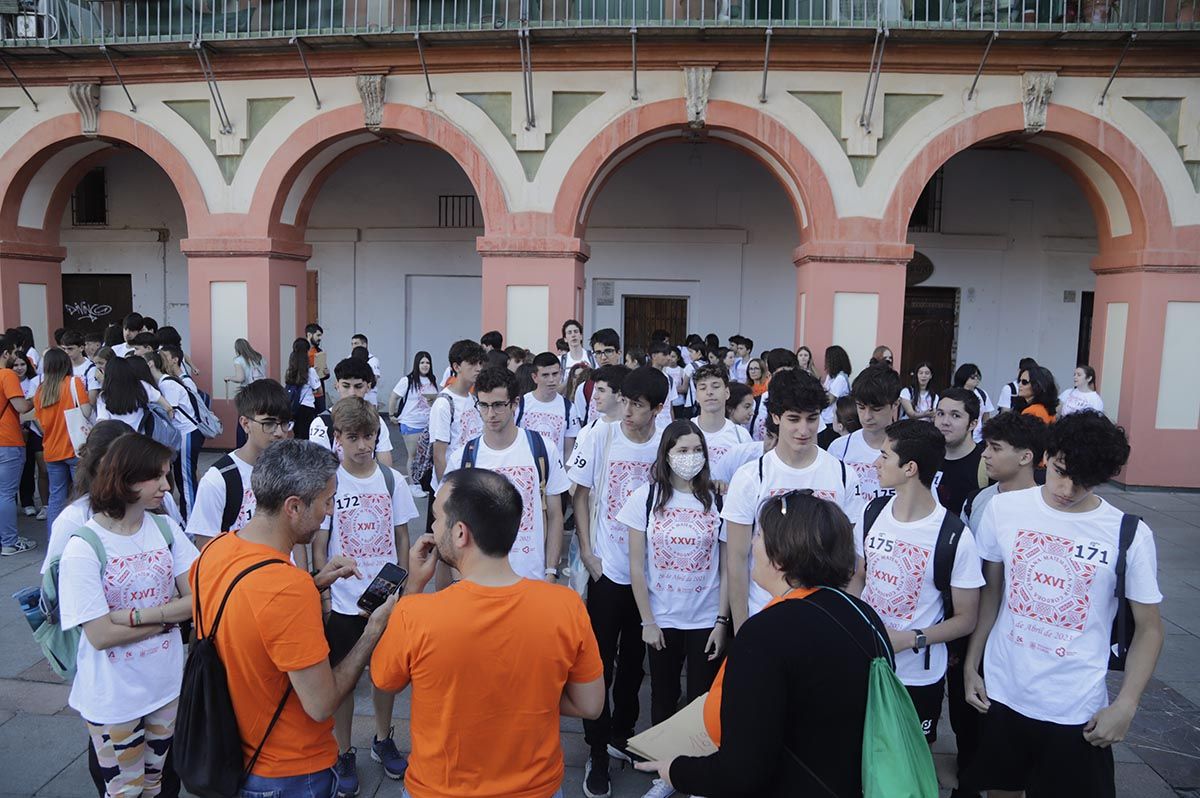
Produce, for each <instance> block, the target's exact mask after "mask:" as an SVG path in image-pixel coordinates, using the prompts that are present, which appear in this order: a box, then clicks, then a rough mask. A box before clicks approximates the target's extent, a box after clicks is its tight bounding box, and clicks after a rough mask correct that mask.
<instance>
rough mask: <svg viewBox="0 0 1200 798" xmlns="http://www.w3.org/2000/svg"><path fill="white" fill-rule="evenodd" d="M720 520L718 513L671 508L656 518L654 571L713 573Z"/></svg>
mask: <svg viewBox="0 0 1200 798" xmlns="http://www.w3.org/2000/svg"><path fill="white" fill-rule="evenodd" d="M719 523H720V521H719V519H718V518H717V516H716V514H715V512H708V513H706V512H704V511H703V510H696V509H693V508H690V507H668V508H665V509H663V510H661V511H659V512H657V513H655V514H654V524H653V526H654V531H653V532H652V533H651V541H650V542H651V548H652V549H653V551H654V567H655V568H657V569H658V570H660V571H675V572H679V573H684V574H695V573H705V574H706V573H708V572H709V571H710V570H712V565H713V553H714V550H715V547H716V540H717V527H718V526H719Z"/></svg>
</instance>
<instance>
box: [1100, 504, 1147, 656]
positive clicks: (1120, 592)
mask: <svg viewBox="0 0 1200 798" xmlns="http://www.w3.org/2000/svg"><path fill="white" fill-rule="evenodd" d="M1141 520H1142V519H1141V517H1139V516H1136V515H1131V514H1130V513H1125V514H1124V515H1123V516H1121V536H1120V539H1119V541H1118V543H1117V565H1116V573H1117V587H1116V590H1114V591H1113V595H1115V596H1116V597H1117V616H1116V617H1115V618H1113V625H1112V633H1111V635H1110V636H1109V640H1110V641H1111V643H1112V647H1111V648H1110V650H1109V654H1108V669H1109V670H1110V671H1123V670H1125V660H1126V658H1128V656H1129V644H1130V643H1131V642H1133V630H1134V627H1135V624H1134V622H1133V609H1132V608H1131V607H1130V606H1129V599H1127V598H1125V571H1126V566H1127V565H1128V564H1129V547H1130V546H1132V545H1133V537H1134V535H1136V534H1137V528H1138V522H1139V521H1141Z"/></svg>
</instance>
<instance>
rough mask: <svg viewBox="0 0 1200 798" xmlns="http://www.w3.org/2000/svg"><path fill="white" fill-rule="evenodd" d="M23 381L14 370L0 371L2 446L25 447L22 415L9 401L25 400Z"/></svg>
mask: <svg viewBox="0 0 1200 798" xmlns="http://www.w3.org/2000/svg"><path fill="white" fill-rule="evenodd" d="M24 398H25V392H24V391H23V390H21V379H20V377H18V376H17V372H15V371H13V370H12V369H0V412H2V413H3V415H0V446H20V447H22V448H24V447H25V436H23V435H22V434H21V414H20V413H18V412H17V408H15V407H13V406H12V402H10V401H8V400H9V399H24Z"/></svg>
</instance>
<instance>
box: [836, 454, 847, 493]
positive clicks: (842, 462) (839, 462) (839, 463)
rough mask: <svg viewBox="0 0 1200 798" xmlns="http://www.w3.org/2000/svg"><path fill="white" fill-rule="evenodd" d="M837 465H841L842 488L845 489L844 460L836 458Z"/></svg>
mask: <svg viewBox="0 0 1200 798" xmlns="http://www.w3.org/2000/svg"><path fill="white" fill-rule="evenodd" d="M838 465H840V466H841V467H842V490H845V489H846V461H845V460H838Z"/></svg>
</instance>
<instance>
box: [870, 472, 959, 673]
mask: <svg viewBox="0 0 1200 798" xmlns="http://www.w3.org/2000/svg"><path fill="white" fill-rule="evenodd" d="M891 500H892V497H891V496H877V497H875V498H874V499H872V500H871V503H870V504H868V505H867V509H866V510H864V511H863V531H862V536H863V554H864V557H863V560H864V562H865V561H866V557H865V555H866V553H867V534H868V533H869V532H870V531H871V527H872V526H873V525H874V523H875V520H876V519H877V518H879V514H880V513H881V512H883V508H884V507H885V506H886V505H887V503H888V502H889V501H891ZM964 528H965V527H964V525H963V522H962V519H961V518H959V517H958V516H957V515H955V514H954V513H952V512H950V511H949V510H947V511H946V514H945V515H944V516H943V517H942V526H941V528H940V529H939V530H938V537H937V543H936V544H935V545H934V547H933V586H934V587H935V588H937V591H938V592H939V593H941V594H942V618H949V617H951V616H952V615H954V596H953V595H952V594H951V592H950V574H951V573H952V572H953V571H954V558H955V556H956V555H957V554H958V542H959V541H960V540H962V532H963V529H964ZM966 639H967V638H959V640H952V641H950V642H949V643H947V646H951V647H952V650H954V651H956V652H958V651H962V650H965V646H966V642H965V641H966ZM960 641H961V642H960ZM929 650H930V649H929V647H928V646H926V648H925V667H926V668H927V669H928V668H929V657H930V654H929Z"/></svg>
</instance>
